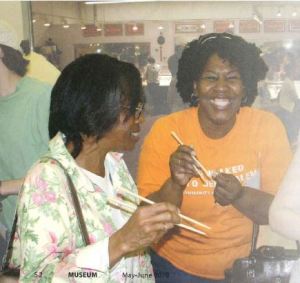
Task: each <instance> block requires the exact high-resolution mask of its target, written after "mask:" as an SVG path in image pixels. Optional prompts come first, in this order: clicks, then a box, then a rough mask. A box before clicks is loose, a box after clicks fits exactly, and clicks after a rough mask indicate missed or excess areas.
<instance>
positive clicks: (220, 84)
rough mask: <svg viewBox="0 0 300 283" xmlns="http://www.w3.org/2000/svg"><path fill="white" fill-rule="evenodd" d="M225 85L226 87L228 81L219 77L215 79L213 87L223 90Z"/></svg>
mask: <svg viewBox="0 0 300 283" xmlns="http://www.w3.org/2000/svg"><path fill="white" fill-rule="evenodd" d="M227 87H228V82H227V80H226V79H225V78H222V77H220V78H218V79H217V80H216V83H215V88H216V89H217V90H220V91H221V90H225V89H226V88H227Z"/></svg>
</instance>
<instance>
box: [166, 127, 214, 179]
mask: <svg viewBox="0 0 300 283" xmlns="http://www.w3.org/2000/svg"><path fill="white" fill-rule="evenodd" d="M171 136H172V137H173V138H174V139H175V140H176V141H177V142H178V143H179V144H180V145H184V143H183V142H182V141H181V139H180V138H179V137H178V136H177V135H176V133H175V132H173V131H172V132H171ZM192 158H193V160H194V161H195V162H196V163H197V164H198V165H199V166H200V168H201V170H202V171H203V172H204V173H205V175H206V177H208V179H209V180H212V177H211V176H210V175H209V174H208V171H207V169H206V168H205V167H204V166H203V164H201V162H200V161H199V160H198V159H197V158H196V157H195V156H194V155H192ZM193 167H194V168H195V170H196V171H197V173H198V174H199V176H200V177H201V179H202V176H201V175H202V174H200V171H199V169H198V168H197V167H196V166H195V165H193ZM202 181H203V180H202Z"/></svg>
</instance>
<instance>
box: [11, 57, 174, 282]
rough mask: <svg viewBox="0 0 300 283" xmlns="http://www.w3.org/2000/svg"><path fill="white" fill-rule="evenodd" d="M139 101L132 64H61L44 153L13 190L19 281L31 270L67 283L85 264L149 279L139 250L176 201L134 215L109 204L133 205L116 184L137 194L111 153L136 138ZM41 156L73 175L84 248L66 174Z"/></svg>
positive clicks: (102, 277)
mask: <svg viewBox="0 0 300 283" xmlns="http://www.w3.org/2000/svg"><path fill="white" fill-rule="evenodd" d="M143 100H144V97H143V94H142V85H141V79H140V74H139V72H138V70H137V69H136V68H135V67H134V66H133V65H131V64H129V63H125V62H121V61H118V60H117V59H114V58H111V57H109V56H107V55H100V54H90V55H85V56H82V57H80V58H78V59H77V60H75V61H74V62H72V63H71V64H69V65H68V66H67V67H66V68H65V69H64V70H63V71H62V74H61V76H60V77H59V79H58V81H57V83H56V84H55V86H54V88H53V91H52V95H51V106H50V118H49V133H50V137H51V138H52V139H51V141H50V142H49V151H48V152H47V153H46V155H45V156H44V157H42V158H41V160H40V161H39V162H37V163H36V165H35V166H34V167H33V168H32V169H31V170H30V172H29V174H28V175H27V177H26V179H25V182H24V186H23V189H22V191H21V193H20V202H19V206H18V224H17V237H16V241H15V243H14V246H15V251H14V254H13V262H14V264H16V265H18V263H20V264H21V278H20V282H34V281H35V280H36V276H37V275H38V277H39V278H41V280H42V281H45V282H50V281H51V282H52V280H66V281H69V280H70V279H69V278H68V273H69V272H86V271H87V270H88V271H89V272H91V271H95V272H97V277H95V278H94V280H95V282H128V281H129V280H130V279H129V278H134V282H140V281H143V282H145V281H146V282H149V281H150V282H153V281H154V276H153V273H152V267H151V263H150V258H149V256H148V255H147V254H146V253H145V250H144V248H145V247H147V246H148V245H150V244H152V243H153V242H156V241H158V240H159V239H160V237H161V236H162V235H163V234H164V233H165V232H166V231H167V230H169V229H170V228H172V227H173V225H174V224H175V223H177V222H178V221H179V217H178V215H177V209H176V207H175V206H174V205H171V204H167V203H159V204H155V205H151V206H147V207H142V208H138V209H137V210H136V212H135V213H133V214H132V215H131V214H130V213H128V212H127V211H126V210H125V211H124V209H121V208H118V207H116V206H114V205H111V204H109V202H108V198H109V197H114V198H118V199H119V200H121V201H123V202H125V204H127V205H133V204H134V200H133V199H132V197H129V198H128V196H127V197H126V196H124V197H123V198H121V197H119V196H118V192H117V189H118V188H120V187H124V188H127V189H128V190H131V191H132V192H137V189H136V186H135V184H134V182H133V180H132V178H131V176H130V174H129V172H128V169H127V167H126V165H125V163H124V161H123V159H122V155H121V154H120V153H118V152H120V151H127V150H132V149H133V147H134V146H135V143H136V142H137V141H138V138H139V132H140V125H139V123H140V119H141V113H142V111H143ZM47 157H51V158H54V159H56V160H57V161H58V162H60V163H61V164H62V165H63V167H64V168H65V170H66V171H67V172H68V174H69V176H70V178H71V179H72V182H73V184H74V186H75V188H76V191H77V195H78V198H79V202H80V205H81V209H82V213H83V218H84V220H85V223H86V226H87V230H88V234H89V239H90V242H91V244H90V245H89V246H84V243H83V241H82V235H81V233H80V230H79V228H78V219H77V218H76V217H74V207H73V204H72V200H71V199H70V196H69V188H68V182H67V180H66V176H65V174H64V172H63V170H62V169H61V168H60V167H59V166H58V164H57V163H56V162H55V161H53V160H50V159H47ZM124 274H125V275H124ZM126 274H127V275H128V276H131V277H129V278H128V277H127V275H126ZM139 274H141V275H139ZM84 279H86V278H84ZM79 280H80V279H79Z"/></svg>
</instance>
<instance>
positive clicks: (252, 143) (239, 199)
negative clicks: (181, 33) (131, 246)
mask: <svg viewBox="0 0 300 283" xmlns="http://www.w3.org/2000/svg"><path fill="white" fill-rule="evenodd" d="M266 72H267V66H266V64H265V63H264V61H263V60H262V59H261V57H260V50H259V49H258V48H257V47H256V46H255V45H254V44H251V43H248V42H246V41H245V40H244V39H242V38H241V37H238V36H235V35H231V34H227V33H221V34H217V33H212V34H207V35H205V36H200V38H199V39H198V40H193V41H192V42H190V43H189V44H188V45H187V46H186V48H185V49H184V51H183V54H182V57H181V59H180V61H179V69H178V73H177V80H178V83H177V89H178V91H179V93H180V95H181V97H182V99H183V101H184V102H190V103H191V105H192V106H195V107H191V108H189V109H186V110H183V111H180V112H177V113H172V114H170V115H168V116H165V117H163V118H161V119H159V120H158V121H157V122H156V123H155V124H154V126H153V128H152V129H151V131H150V133H149V134H148V136H147V138H146V139H145V142H144V145H143V148H142V152H141V156H140V162H139V170H138V187H139V189H140V193H141V194H142V195H145V196H148V197H149V198H150V199H152V200H154V201H157V202H160V201H168V202H170V203H173V204H175V205H177V206H178V207H180V209H181V211H182V213H184V214H187V215H189V216H190V217H193V218H195V219H197V220H199V221H202V222H205V223H206V224H207V225H209V226H210V227H211V229H210V230H206V232H207V237H200V236H198V235H196V234H193V233H192V232H188V231H183V230H175V229H174V230H173V231H171V233H169V234H168V235H167V236H166V237H165V238H164V239H163V241H161V242H160V243H159V244H158V245H156V246H154V247H153V249H154V251H153V252H152V264H153V266H154V272H155V274H156V280H157V282H177V283H178V282H179V283H180V282H223V280H224V270H225V269H226V268H230V267H231V266H232V264H233V262H234V260H235V259H236V258H239V257H244V256H247V255H248V254H249V250H250V243H251V236H252V224H253V222H254V223H257V224H260V225H262V224H268V209H269V206H270V204H271V202H272V199H273V194H275V193H276V191H277V187H278V185H279V183H280V181H281V179H282V177H283V175H284V173H285V170H286V168H287V166H288V163H289V162H290V159H291V151H290V148H289V144H288V140H287V137H286V133H285V130H284V127H283V125H282V124H281V122H280V121H279V120H278V119H277V118H276V117H275V116H274V115H273V114H271V113H268V112H264V111H261V110H256V109H252V108H250V107H249V106H251V104H252V103H253V101H254V99H255V97H256V95H257V82H258V81H259V80H263V79H264V77H265V74H266ZM172 131H174V132H176V133H177V134H178V136H179V137H180V138H181V139H182V140H183V142H184V144H187V145H190V144H192V145H193V146H186V145H182V146H179V147H178V144H177V143H176V141H175V140H174V139H173V138H172V137H171V132H172ZM193 156H197V158H198V159H199V160H200V161H201V163H202V164H203V165H204V166H205V167H206V168H207V170H208V174H209V175H210V176H209V177H207V176H205V175H203V176H202V179H204V180H202V181H201V179H200V178H199V176H198V173H197V170H196V169H195V168H196V167H197V168H198V169H200V170H201V168H200V167H199V165H198V164H197V162H195V160H194V159H193ZM214 173H218V174H214ZM158 188H160V189H158Z"/></svg>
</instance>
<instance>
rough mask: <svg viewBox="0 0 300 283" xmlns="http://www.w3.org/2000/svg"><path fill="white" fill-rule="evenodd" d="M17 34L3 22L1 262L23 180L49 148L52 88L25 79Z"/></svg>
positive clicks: (0, 45)
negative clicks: (17, 195)
mask: <svg viewBox="0 0 300 283" xmlns="http://www.w3.org/2000/svg"><path fill="white" fill-rule="evenodd" d="M17 42H18V41H17V38H16V32H15V31H14V30H13V29H12V28H11V27H10V26H9V25H8V24H7V23H5V22H2V21H1V22H0V132H1V135H0V180H1V182H0V194H1V195H0V202H1V210H0V224H1V225H0V226H1V228H0V235H2V237H1V236H0V241H1V243H0V262H1V261H2V257H3V254H4V252H5V249H6V241H7V238H8V236H9V233H10V230H11V226H12V223H13V219H14V215H15V210H16V198H17V197H16V196H15V194H17V193H18V191H19V189H20V187H21V185H22V183H23V177H24V176H25V174H26V172H27V170H28V169H29V168H30V167H31V166H32V164H33V163H34V162H35V161H36V160H37V159H38V157H39V156H40V155H41V154H43V153H44V152H46V150H47V144H48V126H47V125H48V117H49V103H50V91H51V87H50V86H49V85H48V84H45V83H43V82H40V81H38V80H35V79H32V78H29V77H26V76H25V73H26V68H27V65H28V61H27V60H25V59H24V58H23V57H22V54H21V52H20V51H18V50H17V48H18V44H17Z"/></svg>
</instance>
